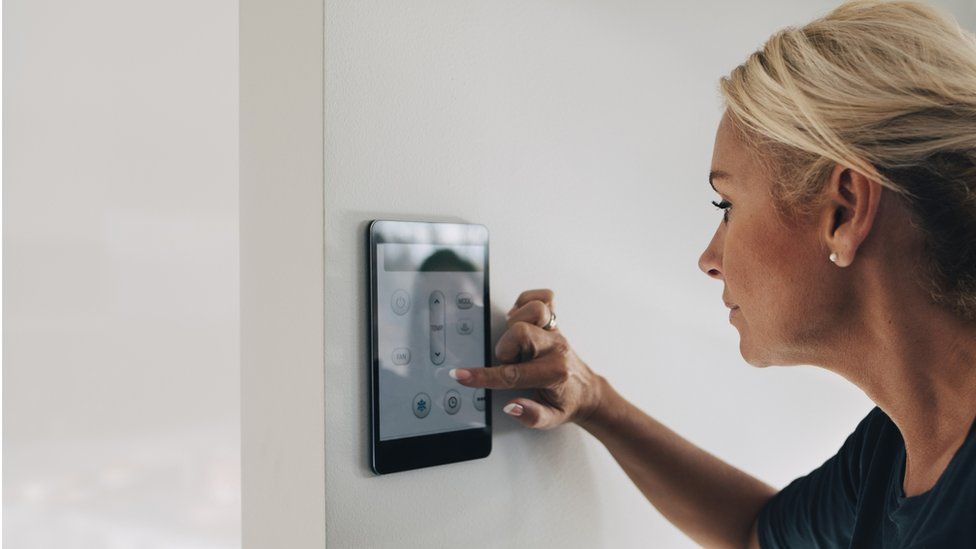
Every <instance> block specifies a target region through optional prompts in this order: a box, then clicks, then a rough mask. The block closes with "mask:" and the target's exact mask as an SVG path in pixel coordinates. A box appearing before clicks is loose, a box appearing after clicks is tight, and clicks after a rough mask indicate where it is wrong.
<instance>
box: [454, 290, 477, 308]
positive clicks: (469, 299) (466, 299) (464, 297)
mask: <svg viewBox="0 0 976 549" xmlns="http://www.w3.org/2000/svg"><path fill="white" fill-rule="evenodd" d="M456 301H457V308H458V309H470V308H471V307H472V306H473V305H474V296H472V295H471V294H469V293H465V292H461V293H459V294H458V295H457V300H456Z"/></svg>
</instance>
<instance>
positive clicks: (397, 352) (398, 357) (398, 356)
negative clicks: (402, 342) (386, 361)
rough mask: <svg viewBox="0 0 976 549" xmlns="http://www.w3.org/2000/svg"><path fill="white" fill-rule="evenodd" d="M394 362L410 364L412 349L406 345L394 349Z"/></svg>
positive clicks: (400, 364) (399, 364)
mask: <svg viewBox="0 0 976 549" xmlns="http://www.w3.org/2000/svg"><path fill="white" fill-rule="evenodd" d="M392 358H393V363H394V364H396V365H398V366H402V365H404V364H410V349H407V348H406V347H401V348H399V349H394V350H393V357H392Z"/></svg>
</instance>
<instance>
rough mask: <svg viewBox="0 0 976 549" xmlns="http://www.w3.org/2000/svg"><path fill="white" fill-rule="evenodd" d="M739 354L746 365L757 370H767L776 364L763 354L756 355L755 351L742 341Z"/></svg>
mask: <svg viewBox="0 0 976 549" xmlns="http://www.w3.org/2000/svg"><path fill="white" fill-rule="evenodd" d="M739 354H741V355H742V360H745V361H746V364H748V365H750V366H753V367H756V368H765V367H767V366H772V365H774V364H776V362H775V361H772V360H770V359H769V357H766V356H763V355H762V354H761V353H756V352H755V350H754V349H751V348H749V347H748V346H747V345H746V343H745V341H743V340H741V339H740V340H739Z"/></svg>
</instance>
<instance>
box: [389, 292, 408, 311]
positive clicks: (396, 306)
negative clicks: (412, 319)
mask: <svg viewBox="0 0 976 549" xmlns="http://www.w3.org/2000/svg"><path fill="white" fill-rule="evenodd" d="M390 307H392V308H393V312H394V313H396V314H398V315H405V314H407V311H409V310H410V294H408V293H407V291H406V290H397V291H395V292H393V297H392V298H391V299H390Z"/></svg>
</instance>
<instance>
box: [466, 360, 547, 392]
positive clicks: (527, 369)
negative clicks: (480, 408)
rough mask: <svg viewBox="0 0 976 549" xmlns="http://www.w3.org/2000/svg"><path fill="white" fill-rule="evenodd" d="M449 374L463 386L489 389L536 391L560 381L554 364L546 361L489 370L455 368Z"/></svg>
mask: <svg viewBox="0 0 976 549" xmlns="http://www.w3.org/2000/svg"><path fill="white" fill-rule="evenodd" d="M448 373H449V374H450V376H451V377H453V378H454V379H456V380H458V382H459V383H461V384H462V385H465V386H468V387H484V388H487V389H535V388H539V387H548V386H550V385H552V384H553V382H554V381H557V380H558V375H557V373H556V372H555V371H554V369H553V364H552V363H551V361H547V360H545V359H536V360H530V361H528V362H522V363H519V364H502V365H500V366H490V367H487V368H454V369H453V370H451V371H450V372H448Z"/></svg>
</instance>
